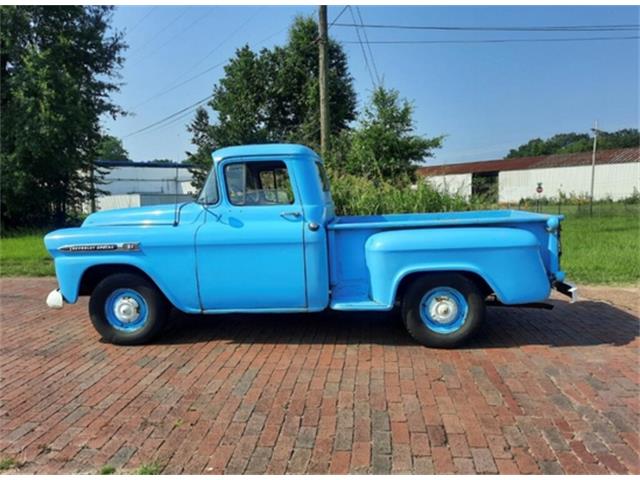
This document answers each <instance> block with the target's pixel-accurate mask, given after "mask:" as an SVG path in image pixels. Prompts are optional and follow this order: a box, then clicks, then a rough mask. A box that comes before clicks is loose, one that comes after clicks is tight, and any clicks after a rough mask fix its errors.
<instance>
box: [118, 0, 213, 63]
mask: <svg viewBox="0 0 640 480" xmlns="http://www.w3.org/2000/svg"><path fill="white" fill-rule="evenodd" d="M212 13H213V11H212V10H209V11H208V12H207V13H206V14H204V15H198V16H197V17H196V18H195V19H194V20H193V21H191V22H190V23H189V24H188V25H187V26H185V27H183V28H182V29H180V30H179V31H178V32H176V33H175V34H173V35H172V36H171V37H169V39H168V40H166V41H165V42H163V43H162V44H160V45H158V46H157V47H156V48H154V49H153V50H152V51H151V52H149V53H147V54H146V55H144V56H143V58H141V59H140V61H144V60H146V59H148V58H150V57H152V56H153V55H155V54H156V53H157V52H158V51H160V50H161V49H162V48H164V47H166V46H167V45H169V44H170V43H171V42H173V41H174V40H175V39H176V38H178V37H180V36H181V35H182V34H183V33H185V32H186V31H187V30H190V29H191V28H192V27H193V26H194V25H196V24H197V23H199V22H201V21H202V20H204V19H205V18H207V17H208V16H210V15H211V14H212ZM135 58H137V57H133V59H129V60H134V59H135Z"/></svg>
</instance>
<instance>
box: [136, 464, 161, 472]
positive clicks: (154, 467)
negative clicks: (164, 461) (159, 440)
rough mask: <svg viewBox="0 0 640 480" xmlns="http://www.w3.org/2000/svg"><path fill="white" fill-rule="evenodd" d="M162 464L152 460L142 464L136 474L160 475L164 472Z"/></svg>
mask: <svg viewBox="0 0 640 480" xmlns="http://www.w3.org/2000/svg"><path fill="white" fill-rule="evenodd" d="M162 468H163V467H162V465H160V464H158V463H156V462H152V463H145V464H144V465H140V468H138V470H136V472H135V473H136V475H160V474H161V473H162Z"/></svg>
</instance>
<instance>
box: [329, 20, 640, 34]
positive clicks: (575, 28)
mask: <svg viewBox="0 0 640 480" xmlns="http://www.w3.org/2000/svg"><path fill="white" fill-rule="evenodd" d="M334 25H335V26H336V27H357V26H361V27H366V28H378V29H392V30H444V31H473V32H606V31H626V30H638V29H639V28H640V24H621V25H559V26H521V27H517V26H508V27H498V26H491V27H462V26H445V25H385V24H365V25H358V23H357V22H356V21H355V19H354V21H353V23H335V24H334Z"/></svg>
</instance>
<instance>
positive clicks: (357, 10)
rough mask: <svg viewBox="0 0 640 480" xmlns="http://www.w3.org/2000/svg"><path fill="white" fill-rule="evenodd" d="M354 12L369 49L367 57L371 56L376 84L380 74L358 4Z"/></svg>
mask: <svg viewBox="0 0 640 480" xmlns="http://www.w3.org/2000/svg"><path fill="white" fill-rule="evenodd" d="M356 12H357V13H358V18H359V19H360V25H362V34H363V35H364V42H365V44H366V45H367V50H368V51H369V57H370V58H371V65H373V71H374V73H375V74H376V81H377V82H378V85H380V84H381V83H382V82H381V81H380V75H378V68H377V67H376V61H375V59H374V58H373V51H372V50H371V43H369V36H368V35H367V29H366V28H364V21H363V20H362V13H360V7H359V6H356Z"/></svg>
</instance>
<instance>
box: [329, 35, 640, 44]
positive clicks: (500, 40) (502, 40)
mask: <svg viewBox="0 0 640 480" xmlns="http://www.w3.org/2000/svg"><path fill="white" fill-rule="evenodd" d="M638 39H640V36H629V37H574V38H496V39H487V40H373V41H371V42H370V43H373V44H376V45H413V44H416V45H417V44H464V43H468V44H474V43H553V42H584V41H599V40H602V41H606V40H638ZM340 42H341V43H345V44H356V43H362V42H360V41H355V40H341V41H340Z"/></svg>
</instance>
